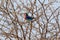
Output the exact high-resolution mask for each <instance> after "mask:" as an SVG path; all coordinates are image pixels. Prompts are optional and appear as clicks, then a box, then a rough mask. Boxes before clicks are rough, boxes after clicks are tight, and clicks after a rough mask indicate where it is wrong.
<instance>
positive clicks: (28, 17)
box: [24, 13, 34, 21]
mask: <svg viewBox="0 0 60 40" xmlns="http://www.w3.org/2000/svg"><path fill="white" fill-rule="evenodd" d="M24 19H25V20H27V21H32V20H33V19H34V18H33V17H31V16H29V15H28V14H27V13H24Z"/></svg>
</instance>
